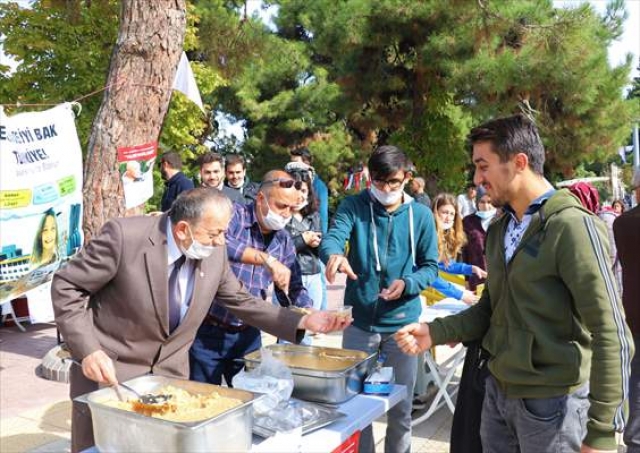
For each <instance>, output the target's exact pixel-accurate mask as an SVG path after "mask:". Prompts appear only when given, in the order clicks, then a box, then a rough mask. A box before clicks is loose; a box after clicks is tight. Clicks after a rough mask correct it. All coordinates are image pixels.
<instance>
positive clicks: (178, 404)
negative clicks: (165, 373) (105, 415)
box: [102, 385, 243, 422]
mask: <svg viewBox="0 0 640 453" xmlns="http://www.w3.org/2000/svg"><path fill="white" fill-rule="evenodd" d="M153 393H156V394H166V395H171V398H170V399H169V400H168V401H166V402H165V403H162V404H143V403H141V402H140V401H138V399H137V398H131V399H128V400H127V401H119V400H117V399H113V400H107V401H103V402H102V403H103V404H105V405H107V406H111V407H116V408H118V409H122V410H126V411H132V412H137V413H139V414H143V415H146V416H149V417H155V418H161V419H163V420H169V421H172V422H198V421H201V420H207V419H209V418H213V417H215V416H216V415H218V414H221V413H223V412H226V411H228V410H230V409H233V408H234V407H236V406H240V405H241V404H243V403H242V401H240V400H239V399H235V398H229V397H226V396H222V395H220V394H219V393H217V392H211V393H206V394H201V393H189V392H187V391H186V390H183V389H181V388H178V387H174V386H171V385H169V386H166V387H163V388H161V389H158V390H154V391H153Z"/></svg>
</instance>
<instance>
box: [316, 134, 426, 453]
mask: <svg viewBox="0 0 640 453" xmlns="http://www.w3.org/2000/svg"><path fill="white" fill-rule="evenodd" d="M368 166H369V173H370V174H371V187H370V188H369V189H366V190H363V191H362V192H360V193H359V194H358V195H353V196H350V197H347V198H345V199H344V200H343V202H342V203H340V206H339V207H338V212H337V213H336V215H335V218H334V222H333V225H332V227H331V228H329V232H328V233H327V235H326V236H325V237H324V238H323V239H322V242H321V243H320V258H321V259H322V260H323V261H324V262H325V263H326V264H327V270H326V275H327V280H328V281H329V283H333V280H334V278H335V275H336V272H338V271H341V272H344V273H345V274H347V276H348V277H349V280H348V281H347V288H346V290H345V294H344V303H345V304H347V305H352V306H353V326H351V327H349V328H348V329H347V330H346V331H345V332H344V335H343V337H342V346H343V347H344V348H346V349H356V350H362V351H366V352H372V353H373V352H376V351H377V350H380V351H381V354H382V355H384V356H385V360H384V366H388V367H393V369H394V372H395V377H396V382H397V383H398V384H402V385H406V386H407V393H408V394H409V395H410V396H411V395H413V386H414V383H415V380H416V372H417V368H418V363H417V360H416V357H414V356H411V355H408V354H404V353H403V352H402V351H400V349H399V348H398V345H396V343H395V342H393V341H386V340H387V339H389V338H392V335H393V334H394V333H395V332H396V331H397V330H398V329H400V328H401V327H402V326H405V325H408V324H410V323H414V322H417V321H418V318H419V317H420V313H421V305H420V292H421V291H422V290H424V289H425V288H427V287H428V286H429V285H431V283H433V281H434V280H435V278H436V276H437V275H438V245H437V242H436V231H435V222H434V220H433V215H432V214H431V210H430V209H429V208H428V207H426V206H424V205H422V204H419V203H416V202H414V200H413V198H411V197H410V196H409V195H407V194H406V193H405V192H404V186H405V185H406V183H407V182H408V180H409V176H410V173H409V168H410V166H411V162H410V161H409V159H408V158H407V156H406V155H405V154H404V153H403V152H402V151H401V150H400V149H398V148H397V147H395V146H381V147H379V148H378V149H376V150H375V151H374V152H373V153H372V154H371V157H370V158H369V163H368ZM347 241H349V253H348V255H346V256H345V245H346V243H347ZM374 450H375V446H374V445H373V433H372V431H371V427H368V428H367V429H365V430H363V431H362V434H361V436H360V451H361V452H363V453H370V452H373V451H374ZM409 451H411V397H409V398H407V399H405V400H404V401H401V402H400V403H398V404H397V405H396V406H394V407H392V408H391V409H390V410H389V413H388V415H387V435H386V438H385V452H386V453H395V452H397V453H407V452H409Z"/></svg>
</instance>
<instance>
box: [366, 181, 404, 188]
mask: <svg viewBox="0 0 640 453" xmlns="http://www.w3.org/2000/svg"><path fill="white" fill-rule="evenodd" d="M403 182H404V179H389V180H386V179H374V180H373V184H374V185H375V186H376V187H377V188H378V189H384V186H389V189H391V190H396V189H399V188H400V186H402V183H403Z"/></svg>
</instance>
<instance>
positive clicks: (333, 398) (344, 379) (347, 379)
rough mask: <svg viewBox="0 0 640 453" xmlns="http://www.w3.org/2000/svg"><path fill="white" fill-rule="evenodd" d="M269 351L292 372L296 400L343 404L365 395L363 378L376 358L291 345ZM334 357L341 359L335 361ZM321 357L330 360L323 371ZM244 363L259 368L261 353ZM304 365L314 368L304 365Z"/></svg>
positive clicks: (364, 353)
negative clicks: (307, 364)
mask: <svg viewBox="0 0 640 453" xmlns="http://www.w3.org/2000/svg"><path fill="white" fill-rule="evenodd" d="M266 348H267V349H269V350H271V352H272V353H273V356H274V357H275V358H276V359H281V360H283V361H284V362H285V363H286V364H287V365H288V366H289V368H290V369H291V372H292V374H293V384H294V387H293V396H294V397H296V398H298V399H301V400H305V401H313V402H317V403H328V404H341V403H343V402H345V401H347V400H349V399H351V398H353V397H354V396H356V395H357V394H358V393H360V392H362V384H363V381H364V378H365V376H367V375H368V374H369V372H370V371H371V369H372V368H373V366H374V364H375V359H376V355H377V354H376V353H372V354H368V353H366V352H363V351H355V350H351V349H337V348H323V347H318V346H302V345H292V344H273V345H269V346H266ZM334 357H335V358H340V359H341V360H334V361H332V360H331V358H334ZM322 358H329V360H325V361H324V362H326V365H328V366H326V367H324V369H323V360H322ZM244 360H245V367H246V368H247V370H248V371H250V370H252V369H254V368H256V367H257V366H258V365H260V362H261V354H260V351H255V352H252V353H251V354H248V355H247V356H245V358H244ZM304 362H309V363H311V364H313V365H314V366H305V365H304ZM329 362H332V363H329ZM291 363H294V365H291ZM295 363H299V364H300V365H295ZM315 365H318V366H315Z"/></svg>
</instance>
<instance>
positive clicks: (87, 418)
mask: <svg viewBox="0 0 640 453" xmlns="http://www.w3.org/2000/svg"><path fill="white" fill-rule="evenodd" d="M69 384H70V385H69V396H70V397H71V400H72V401H73V399H74V398H75V397H77V396H80V395H84V394H85V393H89V392H93V391H95V390H98V388H99V386H98V383H97V382H93V381H90V380H89V379H87V378H86V377H84V375H83V374H82V369H80V367H79V366H75V365H74V366H72V367H71V368H70V369H69ZM71 408H72V409H71V452H72V453H78V452H81V451H84V450H86V449H88V448H91V447H93V445H94V443H95V442H94V440H93V422H92V419H91V410H90V409H89V405H88V404H85V403H79V402H77V401H73V403H72V406H71Z"/></svg>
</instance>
